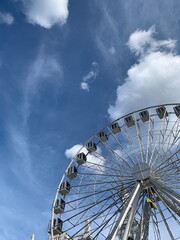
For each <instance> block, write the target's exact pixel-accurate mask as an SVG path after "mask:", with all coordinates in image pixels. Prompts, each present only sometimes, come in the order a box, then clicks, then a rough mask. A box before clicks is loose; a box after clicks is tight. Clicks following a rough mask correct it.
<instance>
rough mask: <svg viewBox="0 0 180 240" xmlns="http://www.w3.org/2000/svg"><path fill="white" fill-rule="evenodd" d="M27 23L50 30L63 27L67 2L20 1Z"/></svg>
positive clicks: (47, 0) (44, 0) (46, 0)
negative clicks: (56, 25) (53, 27)
mask: <svg viewBox="0 0 180 240" xmlns="http://www.w3.org/2000/svg"><path fill="white" fill-rule="evenodd" d="M21 1H22V3H23V5H24V9H25V14H26V17H27V20H28V22H29V23H32V24H34V25H35V24H37V25H40V26H41V27H44V28H48V29H49V28H51V27H52V26H54V25H55V24H59V25H60V26H62V25H64V24H65V23H66V21H67V18H68V14H69V11H68V2H69V1H68V0H51V1H49V0H36V1H34V0H28V1H27V0H21Z"/></svg>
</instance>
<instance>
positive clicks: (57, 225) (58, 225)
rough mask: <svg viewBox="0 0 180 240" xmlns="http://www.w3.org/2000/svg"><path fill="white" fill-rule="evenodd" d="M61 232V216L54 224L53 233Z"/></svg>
mask: <svg viewBox="0 0 180 240" xmlns="http://www.w3.org/2000/svg"><path fill="white" fill-rule="evenodd" d="M61 233H62V220H61V219H60V218H55V219H54V224H53V234H54V235H57V234H61Z"/></svg>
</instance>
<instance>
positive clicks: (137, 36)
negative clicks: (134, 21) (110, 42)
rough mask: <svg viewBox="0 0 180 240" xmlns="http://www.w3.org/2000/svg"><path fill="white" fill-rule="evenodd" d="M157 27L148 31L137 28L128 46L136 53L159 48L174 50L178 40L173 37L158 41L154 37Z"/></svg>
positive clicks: (139, 53) (140, 53) (153, 50)
mask: <svg viewBox="0 0 180 240" xmlns="http://www.w3.org/2000/svg"><path fill="white" fill-rule="evenodd" d="M155 33H156V32H155V27H154V26H152V27H151V28H149V30H148V31H145V30H139V29H138V30H137V31H135V32H134V33H133V34H131V36H130V37H129V41H128V46H129V49H130V50H131V52H134V53H135V54H136V55H143V54H147V53H150V52H155V51H158V50H161V49H162V50H163V48H164V50H165V51H166V50H167V49H169V50H174V48H175V46H176V41H175V40H172V39H168V40H162V41H160V40H159V41H157V40H156V39H155V38H154V34H155Z"/></svg>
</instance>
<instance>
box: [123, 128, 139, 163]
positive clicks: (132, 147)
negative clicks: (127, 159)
mask: <svg viewBox="0 0 180 240" xmlns="http://www.w3.org/2000/svg"><path fill="white" fill-rule="evenodd" d="M124 132H125V135H126V138H127V141H128V143H129V146H130V147H131V150H132V152H133V154H134V156H135V158H136V160H137V162H140V158H139V157H138V156H137V154H136V150H135V146H134V145H133V143H132V141H131V139H130V137H129V135H128V132H127V129H126V128H124ZM133 162H134V160H133ZM134 164H135V162H134Z"/></svg>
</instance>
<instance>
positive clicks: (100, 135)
mask: <svg viewBox="0 0 180 240" xmlns="http://www.w3.org/2000/svg"><path fill="white" fill-rule="evenodd" d="M98 137H99V139H100V140H101V141H102V142H106V141H107V140H108V136H107V134H106V133H104V132H103V131H101V132H99V133H98Z"/></svg>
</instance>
